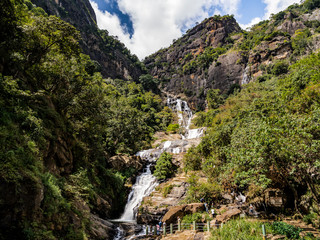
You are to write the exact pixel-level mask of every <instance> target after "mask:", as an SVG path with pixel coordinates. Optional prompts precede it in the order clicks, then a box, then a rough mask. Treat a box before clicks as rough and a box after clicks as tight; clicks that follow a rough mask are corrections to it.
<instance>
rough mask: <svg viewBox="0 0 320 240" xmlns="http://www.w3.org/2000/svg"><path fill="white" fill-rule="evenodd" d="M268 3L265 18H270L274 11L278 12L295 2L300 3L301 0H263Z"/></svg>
mask: <svg viewBox="0 0 320 240" xmlns="http://www.w3.org/2000/svg"><path fill="white" fill-rule="evenodd" d="M263 2H264V3H265V4H266V5H267V6H266V8H265V10H266V12H265V15H264V19H268V18H269V17H270V15H271V14H272V13H278V12H280V11H282V10H284V9H286V8H287V7H288V6H290V5H291V4H294V3H300V0H263Z"/></svg>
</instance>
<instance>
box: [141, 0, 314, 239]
mask: <svg viewBox="0 0 320 240" xmlns="http://www.w3.org/2000/svg"><path fill="white" fill-rule="evenodd" d="M319 7H320V3H318V2H317V1H305V2H304V3H303V4H301V5H292V6H290V7H289V8H288V9H286V10H285V11H283V12H280V13H278V14H276V15H273V16H272V17H271V19H270V20H268V21H263V22H261V23H258V24H257V25H255V26H253V27H252V29H251V30H250V31H248V32H246V31H235V32H233V33H231V35H230V34H229V37H230V39H233V42H232V43H227V42H225V41H224V40H221V43H222V44H220V45H219V44H218V46H217V45H212V46H207V47H201V46H202V45H201V44H205V43H204V42H203V41H202V40H203V39H205V37H204V36H212V35H211V34H212V31H209V32H206V31H203V30H202V29H203V26H208V25H209V24H211V25H210V26H214V24H215V23H216V22H219V21H223V19H225V21H229V24H230V23H234V19H233V18H232V17H230V16H227V17H213V18H210V19H207V20H205V21H204V22H203V23H201V24H200V25H198V26H196V27H195V28H193V29H192V30H190V31H188V32H187V33H186V35H185V36H184V37H182V38H181V39H178V40H177V41H176V42H175V43H173V45H172V46H170V47H169V48H167V49H162V50H160V51H159V52H157V53H155V54H154V55H152V56H150V57H148V58H146V60H145V63H146V65H147V66H148V68H149V69H150V71H151V72H152V74H154V77H155V78H158V79H159V80H160V86H162V88H163V90H164V91H166V92H169V93H172V94H173V93H175V94H180V96H181V97H182V98H185V99H188V100H189V101H190V102H191V103H193V104H194V105H193V107H194V108H197V109H199V108H200V107H204V106H203V105H201V106H199V105H197V104H204V103H205V104H206V110H205V111H204V112H201V111H198V112H197V114H196V117H195V118H194V119H193V124H194V125H195V127H206V128H207V130H206V134H205V136H204V137H203V138H202V140H201V143H200V144H199V145H195V146H193V147H191V148H190V149H189V150H188V151H187V152H180V153H179V154H174V155H173V156H174V159H178V160H176V161H178V162H176V163H175V164H176V165H177V166H179V169H178V170H177V171H176V173H175V175H174V177H172V178H168V179H166V180H165V181H164V182H163V183H162V184H160V185H159V186H158V188H157V189H156V191H154V193H153V194H152V195H150V196H148V197H145V198H144V201H143V204H142V205H141V207H140V209H139V214H138V221H140V222H142V223H147V222H148V221H149V222H153V223H156V222H157V221H159V220H160V219H164V220H163V221H167V223H169V224H170V223H175V224H176V223H177V221H178V220H177V217H179V218H180V219H181V220H182V222H183V223H186V224H191V223H192V221H193V220H194V219H197V221H200V222H201V221H202V222H203V223H205V221H204V220H203V219H204V218H205V217H204V216H207V215H206V213H205V212H202V211H201V210H198V213H195V211H194V210H192V211H191V210H190V209H195V208H196V206H198V205H197V204H199V202H200V199H203V200H204V201H205V202H206V203H208V205H209V206H211V204H212V206H213V207H214V208H215V209H216V211H217V212H218V213H217V214H218V216H217V217H216V218H211V217H209V216H207V217H208V218H210V220H212V219H213V220H212V222H211V223H212V224H213V223H215V221H216V220H217V221H218V222H225V221H226V219H227V218H228V217H227V216H226V215H224V213H225V212H228V211H229V210H230V211H231V212H232V211H233V210H234V209H237V210H235V212H237V214H235V216H238V215H239V214H240V213H241V215H246V216H249V217H250V211H249V209H250V205H252V206H253V207H254V209H255V211H257V213H258V215H259V217H260V218H263V219H269V220H271V221H274V220H275V218H276V219H281V218H282V219H285V218H296V219H301V221H305V222H306V223H308V224H310V227H312V226H313V227H315V228H317V229H319V228H320V209H319V206H320V205H319V204H320V195H319V193H320V174H319V173H320V171H319V170H320V165H319V157H320V156H319V153H320V148H319V146H320V145H319V144H320V135H319V129H320V126H319V110H320V98H319V96H320V95H319V94H320V89H319V86H320V85H319V84H320V82H319V80H320V77H319V70H320V69H319V67H320V62H319V61H320V53H319V51H318V49H319V26H320V22H319V19H318V17H319V13H320V9H319ZM317 19H318V20H317ZM232 25H233V26H236V25H234V24H232ZM221 28H223V26H222V27H221ZM223 29H224V28H223ZM216 31H218V30H216ZM221 31H222V30H221ZM224 31H225V30H223V31H222V32H224ZM201 33H202V35H201ZM196 34H198V37H199V38H197V39H196V38H193V41H194V42H199V44H200V45H198V47H194V48H192V46H196V45H193V44H195V43H192V41H190V40H189V41H188V39H190V38H191V39H192V36H195V35H196ZM207 49H209V50H210V51H209V50H207ZM208 51H209V52H210V53H212V55H211V56H212V58H206V59H208V62H207V65H206V68H203V66H204V65H201V64H202V63H203V62H202V59H204V56H207V53H208ZM173 53H179V54H180V55H179V58H178V59H177V58H173V57H172V58H170V56H172V55H171V54H173ZM231 56H234V58H231ZM165 59H167V61H171V62H170V63H169V64H167V61H166V60H165ZM225 59H229V60H230V59H232V61H231V60H230V61H231V62H230V61H229V60H228V61H225ZM156 63H157V64H156ZM190 66H194V68H191V67H190ZM223 67H225V68H223ZM168 69H169V70H168ZM170 69H171V70H172V69H176V70H173V72H171V71H170ZM237 69H239V70H237ZM167 70H168V71H167ZM206 70H208V73H207V75H205V71H206ZM197 76H198V78H197ZM199 76H202V77H203V76H207V78H205V79H201V77H199ZM213 76H215V78H214V79H215V81H210V79H212V78H211V77H213ZM227 76H229V78H228V77H227ZM199 79H200V80H199ZM187 81H189V85H187V86H188V87H186V88H182V86H185V85H184V84H186V83H187ZM200 90H201V94H200V95H199V91H200ZM187 91H190V93H188V92H187ZM202 91H203V92H202ZM220 91H221V92H222V93H223V94H221V92H220ZM242 196H245V201H244V202H243V201H242V200H241V198H240V197H242ZM239 199H240V200H239ZM186 204H190V205H186ZM177 205H178V206H177ZM232 209H233V210H232ZM199 212H200V213H199ZM251 216H252V214H251ZM230 218H231V217H230ZM252 226H253V225H252ZM231 231H235V235H237V234H238V228H237V227H234V228H233V229H230V232H231ZM226 234H227V232H226ZM251 234H253V232H252V231H251ZM217 235H218V233H217V232H214V234H213V236H215V237H217V238H214V239H221V238H219V237H218V236H217ZM250 239H251V238H250ZM252 239H255V238H252ZM257 239H259V237H257ZM289 239H292V238H289ZM299 239H305V238H302V237H301V238H299ZM307 239H308V238H307ZM310 239H316V237H313V238H310Z"/></svg>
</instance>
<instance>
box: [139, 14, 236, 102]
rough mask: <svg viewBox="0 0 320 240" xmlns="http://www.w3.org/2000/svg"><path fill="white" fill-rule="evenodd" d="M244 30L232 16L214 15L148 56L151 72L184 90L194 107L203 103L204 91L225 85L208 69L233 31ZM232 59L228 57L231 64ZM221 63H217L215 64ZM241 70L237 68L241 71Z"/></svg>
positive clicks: (165, 84)
mask: <svg viewBox="0 0 320 240" xmlns="http://www.w3.org/2000/svg"><path fill="white" fill-rule="evenodd" d="M240 31H241V29H240V27H239V25H238V24H237V23H236V21H235V19H234V18H233V17H232V16H224V17H218V16H215V17H211V18H209V19H206V20H204V21H203V22H202V23H200V24H199V25H197V26H196V27H194V28H193V29H191V30H189V31H187V33H186V34H185V35H184V36H183V37H182V38H180V39H178V40H176V41H174V43H173V44H172V45H171V46H170V47H169V48H167V49H162V50H160V51H158V52H157V53H155V54H153V55H151V56H149V57H147V58H146V59H145V61H144V62H145V65H146V67H147V68H148V69H149V70H150V73H151V74H152V75H153V76H154V77H156V78H159V80H160V82H161V88H162V89H164V91H167V92H171V93H184V94H185V95H186V96H188V97H189V98H190V99H191V100H192V102H193V106H192V107H193V108H195V107H197V106H202V105H203V101H202V100H203V96H202V95H203V94H204V90H205V89H207V88H208V87H214V86H215V85H221V84H220V81H217V82H216V83H214V81H213V79H211V81H210V80H209V79H210V78H212V74H211V73H210V72H209V71H208V70H209V69H210V68H211V65H212V63H213V62H215V61H216V60H217V58H218V57H219V55H221V54H223V53H225V52H226V50H227V48H229V47H230V43H231V42H232V41H231V40H232V39H231V38H230V34H231V33H236V32H240ZM229 61H230V59H226V61H225V62H226V63H227V62H228V63H229ZM215 65H218V64H213V67H214V66H215ZM239 70H240V71H241V69H237V71H239Z"/></svg>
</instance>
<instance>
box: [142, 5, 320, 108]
mask: <svg viewBox="0 0 320 240" xmlns="http://www.w3.org/2000/svg"><path fill="white" fill-rule="evenodd" d="M301 9H302V7H301V6H300V5H293V6H292V7H289V8H288V9H287V10H286V11H283V12H280V13H278V14H276V15H274V16H273V17H272V18H271V19H270V20H267V21H263V22H261V23H259V24H257V25H255V26H254V27H252V29H251V30H250V31H243V30H241V29H240V27H239V25H238V24H237V22H236V21H235V19H234V18H233V17H232V16H224V17H220V16H214V17H211V18H209V19H206V20H204V21H203V22H202V23H200V24H199V25H197V26H196V27H194V28H193V29H191V30H189V31H187V33H186V34H185V35H184V36H183V37H181V38H180V39H178V40H176V41H174V43H173V44H172V45H171V46H170V47H168V48H166V49H162V50H160V51H158V52H157V53H155V54H153V55H151V56H149V57H147V58H146V59H145V64H146V66H147V68H148V69H149V71H150V73H151V74H152V75H153V76H154V77H155V78H158V79H159V80H160V84H161V89H163V91H164V92H168V93H175V94H181V95H182V96H184V97H185V98H187V99H188V101H189V103H191V106H192V108H193V109H203V108H204V107H205V96H206V92H207V90H208V89H220V90H221V91H222V93H224V94H230V93H232V92H233V90H234V89H235V88H241V86H242V85H243V84H247V83H249V82H250V81H254V80H256V79H257V78H258V77H260V76H263V75H265V74H267V73H270V71H272V68H273V66H274V64H275V63H277V62H280V61H284V62H285V64H287V65H290V64H291V63H293V62H294V61H295V59H298V58H299V57H300V56H301V55H303V54H305V53H310V51H314V50H316V49H318V48H319V47H318V45H319V40H318V39H319V37H318V27H319V20H320V17H319V16H320V14H319V9H315V10H312V11H309V12H307V13H305V12H303V11H302V10H301ZM301 35H303V36H304V35H305V36H304V37H303V38H304V39H301ZM304 41H305V42H304ZM299 47H300V48H302V49H299Z"/></svg>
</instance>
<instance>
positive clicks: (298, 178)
mask: <svg viewBox="0 0 320 240" xmlns="http://www.w3.org/2000/svg"><path fill="white" fill-rule="evenodd" d="M319 66H320V54H312V55H310V56H308V57H305V58H304V59H302V60H300V61H298V62H297V63H296V64H294V65H292V66H291V67H290V69H289V72H288V73H287V74H285V72H286V71H287V65H286V64H285V63H282V62H279V63H275V64H274V65H273V68H272V71H271V73H273V75H271V76H270V77H272V78H271V79H269V78H267V79H265V81H262V82H254V83H251V84H248V85H247V86H246V87H245V88H243V89H242V90H241V92H238V93H236V94H235V95H231V96H229V98H228V99H227V100H226V102H225V104H224V105H222V106H221V107H219V108H218V109H216V110H214V113H212V111H211V112H210V111H209V112H208V113H201V115H200V116H201V119H200V120H197V121H196V123H203V124H206V126H209V127H210V128H209V129H208V130H207V135H206V136H205V137H203V139H202V142H201V144H200V145H199V146H198V147H196V149H194V148H192V149H190V151H189V153H188V154H187V155H186V158H185V159H186V161H187V163H186V166H192V165H194V166H198V164H199V162H200V161H201V170H202V171H204V172H205V173H206V175H207V176H208V177H209V179H212V181H215V182H218V183H219V184H220V185H221V186H224V185H225V184H226V185H228V184H230V183H231V185H233V187H234V188H237V189H242V190H244V191H249V189H251V190H252V189H255V190H254V191H253V192H254V195H259V194H261V193H262V192H263V190H264V189H266V188H267V187H270V186H285V187H287V188H288V189H290V191H291V193H290V194H291V196H292V199H293V201H292V204H293V205H294V206H295V210H296V211H299V206H298V203H299V202H300V201H301V199H302V198H304V196H305V194H308V196H310V197H309V199H310V200H309V201H310V209H309V210H310V211H311V210H314V211H316V212H317V213H319V212H318V211H319V208H318V207H316V205H317V204H319V201H320V197H319V189H320V184H319V182H318V181H317V180H316V178H311V177H310V174H308V172H309V173H310V172H312V173H314V174H316V175H317V172H318V170H319V167H320V162H319V152H320V151H319V150H320V135H319V116H320V115H319V112H320V108H319V102H320V98H319V86H320V82H319V79H320V77H319V70H320V69H319ZM208 166H209V167H208ZM191 169H192V167H191ZM197 169H198V167H197ZM316 169H317V170H316ZM302 189H303V191H302ZM190 194H192V193H190Z"/></svg>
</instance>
